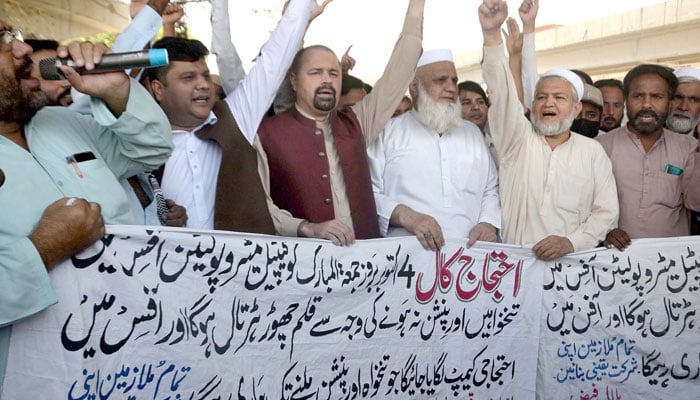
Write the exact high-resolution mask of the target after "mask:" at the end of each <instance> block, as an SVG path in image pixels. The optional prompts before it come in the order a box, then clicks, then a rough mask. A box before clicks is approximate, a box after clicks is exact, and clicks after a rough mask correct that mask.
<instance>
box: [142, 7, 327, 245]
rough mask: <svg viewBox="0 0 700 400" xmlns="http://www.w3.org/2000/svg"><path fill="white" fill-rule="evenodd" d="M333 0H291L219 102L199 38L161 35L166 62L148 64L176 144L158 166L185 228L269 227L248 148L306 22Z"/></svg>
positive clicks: (267, 230)
mask: <svg viewBox="0 0 700 400" xmlns="http://www.w3.org/2000/svg"><path fill="white" fill-rule="evenodd" d="M329 2H330V0H324V1H322V2H320V3H317V2H316V0H291V1H290V2H289V5H288V7H287V8H286V11H285V12H284V14H283V16H282V18H281V20H280V22H279V25H278V26H277V28H276V29H275V30H274V31H273V32H272V34H271V35H270V39H269V40H268V42H267V43H266V44H265V45H264V46H263V47H262V49H261V52H260V55H259V56H258V57H257V59H256V61H255V64H254V65H253V67H252V68H251V70H250V72H249V74H248V75H247V76H246V77H244V78H243V79H242V80H241V81H240V82H239V83H238V84H237V85H236V86H235V87H234V88H233V89H232V90H231V92H230V93H227V94H226V98H225V99H223V100H220V101H217V98H216V97H215V94H214V85H213V83H212V79H211V75H210V73H209V68H208V67H207V64H206V61H205V57H206V56H207V55H208V54H209V51H208V50H207V48H206V47H205V46H204V45H203V44H202V43H201V42H200V41H198V40H194V39H185V38H178V37H166V38H163V39H161V40H159V41H158V42H156V43H154V44H153V48H164V49H166V50H167V51H168V55H169V57H170V65H168V66H163V67H157V68H150V69H147V70H146V73H147V74H148V77H149V82H150V83H149V85H150V88H151V92H152V93H153V95H154V97H155V98H156V101H157V102H158V104H160V106H161V108H162V109H163V110H164V111H165V114H166V115H167V116H168V119H169V120H170V125H171V128H172V131H173V141H174V143H175V149H174V150H173V154H172V156H171V157H170V159H169V160H168V162H167V163H166V164H165V167H164V169H163V171H162V181H161V187H162V190H163V195H164V196H165V197H166V198H169V199H173V200H174V201H175V202H176V203H177V204H181V205H183V206H184V207H185V208H186V209H187V217H188V218H187V227H188V228H196V229H217V230H228V231H237V232H249V233H262V234H274V233H275V229H274V225H273V222H272V219H271V218H270V212H269V211H268V208H267V200H266V195H265V191H264V189H263V186H262V184H261V182H260V177H259V176H258V172H257V171H258V170H257V154H256V151H255V149H254V148H253V141H254V140H256V131H257V129H258V125H259V124H260V121H261V120H262V118H263V116H264V115H265V113H266V112H267V110H268V108H269V107H270V105H271V104H272V100H273V99H274V97H275V94H276V93H277V88H278V87H279V86H280V84H281V82H282V79H283V78H284V75H285V73H286V72H287V67H288V66H289V64H290V63H291V61H292V59H293V57H294V54H295V53H296V49H298V48H299V44H300V43H301V40H302V37H303V36H304V32H305V31H306V28H307V25H308V24H309V23H310V21H311V20H313V19H314V18H315V17H317V16H318V15H320V14H321V13H322V12H323V10H324V9H325V7H326V5H327V4H328V3H329Z"/></svg>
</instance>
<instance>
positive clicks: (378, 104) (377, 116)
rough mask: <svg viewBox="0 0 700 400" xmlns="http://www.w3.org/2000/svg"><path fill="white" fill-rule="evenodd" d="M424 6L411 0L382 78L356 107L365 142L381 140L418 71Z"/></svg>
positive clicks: (421, 0)
mask: <svg viewBox="0 0 700 400" xmlns="http://www.w3.org/2000/svg"><path fill="white" fill-rule="evenodd" d="M424 9H425V0H410V2H409V3H408V11H407V12H406V18H405V19H404V25H403V30H402V31H401V35H400V36H399V40H398V41H397V42H396V45H395V46H394V50H393V51H392V53H391V57H390V58H389V62H388V63H387V66H386V68H385V69H384V73H383V74H382V77H381V78H379V80H378V81H377V83H376V84H375V85H374V88H373V89H372V92H371V93H370V94H368V95H367V96H365V97H364V99H362V101H360V102H359V103H357V104H356V105H355V106H353V110H354V111H355V113H356V114H357V118H358V120H359V121H360V126H361V127H362V132H363V134H364V136H365V143H366V144H368V145H369V144H371V143H372V142H374V140H376V139H377V136H379V133H380V132H381V131H382V129H383V128H384V125H386V123H387V121H389V119H390V118H391V116H392V115H393V114H394V111H395V110H396V107H397V106H398V105H399V102H401V99H402V98H403V96H404V94H405V93H406V89H407V88H408V85H409V83H411V80H412V79H413V77H414V75H415V74H416V64H417V63H418V58H419V57H420V54H421V46H422V42H423V11H424Z"/></svg>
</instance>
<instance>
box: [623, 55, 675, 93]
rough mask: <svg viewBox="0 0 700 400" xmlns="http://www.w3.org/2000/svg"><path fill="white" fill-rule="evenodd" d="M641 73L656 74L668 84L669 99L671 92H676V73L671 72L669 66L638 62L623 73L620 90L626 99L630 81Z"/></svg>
mask: <svg viewBox="0 0 700 400" xmlns="http://www.w3.org/2000/svg"><path fill="white" fill-rule="evenodd" d="M642 75H656V76H659V77H660V78H661V79H663V80H665V81H666V83H667V84H668V97H669V99H670V98H671V97H673V93H675V92H676V88H677V87H678V78H676V75H674V74H673V70H672V69H671V68H669V67H665V66H663V65H658V64H640V65H637V66H636V67H634V68H632V69H631V70H630V71H629V72H628V73H627V75H625V79H624V80H623V81H622V87H623V89H622V91H623V93H624V95H625V99H627V96H628V95H629V91H630V86H631V85H632V81H633V80H635V79H637V78H639V77H640V76H642Z"/></svg>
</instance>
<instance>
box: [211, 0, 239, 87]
mask: <svg viewBox="0 0 700 400" xmlns="http://www.w3.org/2000/svg"><path fill="white" fill-rule="evenodd" d="M211 52H212V54H214V55H215V56H216V65H217V66H218V67H219V75H220V76H221V85H222V86H223V88H224V93H226V94H227V95H228V94H229V93H231V92H233V89H234V88H235V87H236V86H238V83H239V82H240V81H241V80H243V78H245V70H243V62H242V61H241V57H240V56H239V55H238V51H236V46H234V45H233V43H232V42H231V24H230V22H229V16H228V0H211Z"/></svg>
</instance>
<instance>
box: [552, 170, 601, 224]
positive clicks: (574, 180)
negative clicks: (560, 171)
mask: <svg viewBox="0 0 700 400" xmlns="http://www.w3.org/2000/svg"><path fill="white" fill-rule="evenodd" d="M555 194H556V197H555V198H554V199H552V200H553V203H554V205H555V207H557V208H558V209H559V210H560V212H561V213H562V214H563V215H564V216H565V219H566V221H567V222H574V221H575V222H576V223H577V224H581V223H583V221H585V219H586V218H587V217H588V214H590V211H591V203H592V202H593V178H592V177H583V176H579V175H572V174H568V175H567V176H565V177H564V179H563V181H562V182H559V185H558V187H557V188H556V189H555Z"/></svg>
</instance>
